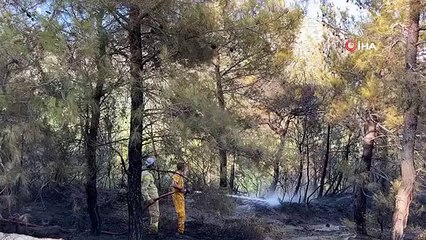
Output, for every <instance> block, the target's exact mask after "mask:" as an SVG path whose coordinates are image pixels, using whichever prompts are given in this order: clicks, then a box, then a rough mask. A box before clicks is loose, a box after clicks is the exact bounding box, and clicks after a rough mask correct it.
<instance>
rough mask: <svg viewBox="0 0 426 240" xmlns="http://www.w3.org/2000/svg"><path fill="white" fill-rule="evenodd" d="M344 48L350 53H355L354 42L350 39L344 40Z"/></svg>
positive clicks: (355, 45)
mask: <svg viewBox="0 0 426 240" xmlns="http://www.w3.org/2000/svg"><path fill="white" fill-rule="evenodd" d="M345 48H346V50H348V51H349V52H351V53H353V52H355V50H356V49H357V44H356V40H352V39H349V40H346V42H345Z"/></svg>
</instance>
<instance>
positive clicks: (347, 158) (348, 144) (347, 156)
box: [332, 132, 352, 195]
mask: <svg viewBox="0 0 426 240" xmlns="http://www.w3.org/2000/svg"><path fill="white" fill-rule="evenodd" d="M351 137H352V132H350V133H349V137H348V143H347V144H346V147H345V158H344V163H345V166H347V164H348V162H349V153H350V151H351ZM342 180H343V171H342V170H340V172H339V178H338V180H337V185H336V187H335V188H334V191H333V193H332V195H335V194H336V193H337V192H338V191H339V188H340V185H341V184H342Z"/></svg>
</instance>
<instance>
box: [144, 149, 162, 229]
mask: <svg viewBox="0 0 426 240" xmlns="http://www.w3.org/2000/svg"><path fill="white" fill-rule="evenodd" d="M154 164H155V158H153V157H149V158H147V160H146V161H145V165H146V168H147V169H149V170H150V169H154ZM149 170H148V171H146V170H145V171H143V172H142V197H143V199H144V201H145V204H146V205H149V204H152V205H151V206H149V208H148V211H149V216H150V231H149V233H150V234H158V222H159V220H160V208H159V203H158V201H155V202H154V199H156V198H158V189H157V186H155V182H154V175H153V174H152V172H151V171H149Z"/></svg>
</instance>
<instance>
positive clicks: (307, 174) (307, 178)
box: [303, 136, 310, 202]
mask: <svg viewBox="0 0 426 240" xmlns="http://www.w3.org/2000/svg"><path fill="white" fill-rule="evenodd" d="M309 164H310V163H309V136H308V137H307V138H306V188H305V195H304V197H303V202H306V200H307V199H308V191H309V183H310V176H309Z"/></svg>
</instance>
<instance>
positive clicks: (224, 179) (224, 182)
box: [213, 48, 228, 187]
mask: <svg viewBox="0 0 426 240" xmlns="http://www.w3.org/2000/svg"><path fill="white" fill-rule="evenodd" d="M214 50H215V55H214V58H213V65H214V71H215V79H216V98H217V101H218V103H219V107H220V108H221V109H222V110H225V107H226V106H225V95H224V93H223V85H222V75H221V73H220V55H219V49H218V48H216V49H214ZM224 134H225V129H221V130H219V134H218V136H217V137H216V142H217V147H218V149H219V158H220V186H221V187H228V170H227V165H228V156H227V150H226V141H225V136H224Z"/></svg>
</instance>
